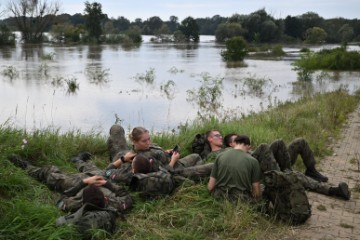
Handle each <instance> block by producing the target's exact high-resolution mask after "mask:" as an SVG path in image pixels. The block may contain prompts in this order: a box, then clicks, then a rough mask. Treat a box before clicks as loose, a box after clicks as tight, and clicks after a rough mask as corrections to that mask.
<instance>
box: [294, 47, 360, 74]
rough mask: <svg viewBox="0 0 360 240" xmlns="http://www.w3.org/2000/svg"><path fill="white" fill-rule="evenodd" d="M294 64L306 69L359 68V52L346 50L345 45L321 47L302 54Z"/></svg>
mask: <svg viewBox="0 0 360 240" xmlns="http://www.w3.org/2000/svg"><path fill="white" fill-rule="evenodd" d="M294 66H296V67H298V68H301V69H306V70H343V71H354V70H360V53H359V52H357V51H347V50H346V47H338V48H334V49H323V50H321V51H319V52H317V53H309V52H308V53H306V54H304V55H302V57H301V58H300V59H299V60H297V61H295V62H294Z"/></svg>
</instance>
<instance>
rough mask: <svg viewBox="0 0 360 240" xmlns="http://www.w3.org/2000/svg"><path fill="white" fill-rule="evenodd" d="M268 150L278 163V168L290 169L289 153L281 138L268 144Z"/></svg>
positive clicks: (282, 169)
mask: <svg viewBox="0 0 360 240" xmlns="http://www.w3.org/2000/svg"><path fill="white" fill-rule="evenodd" d="M270 150H271V152H272V153H273V155H274V158H275V160H276V162H277V163H278V165H279V167H280V170H281V171H284V170H285V169H291V160H290V155H289V152H288V150H287V146H286V144H285V142H284V141H283V140H281V139H278V140H275V141H274V142H272V143H271V144H270Z"/></svg>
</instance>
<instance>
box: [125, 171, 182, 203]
mask: <svg viewBox="0 0 360 240" xmlns="http://www.w3.org/2000/svg"><path fill="white" fill-rule="evenodd" d="M174 188H175V182H174V179H173V176H172V174H171V173H170V172H168V171H167V170H166V169H164V168H162V167H160V170H159V171H157V172H151V173H147V174H142V173H137V174H134V176H133V177H132V179H131V183H130V189H131V190H132V191H137V192H140V195H141V197H143V198H145V199H155V198H159V197H163V196H167V195H169V194H171V193H172V191H173V190H174Z"/></svg>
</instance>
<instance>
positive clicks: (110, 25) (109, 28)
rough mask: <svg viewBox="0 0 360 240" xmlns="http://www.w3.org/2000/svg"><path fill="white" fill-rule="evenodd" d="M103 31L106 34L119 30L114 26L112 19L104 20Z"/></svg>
mask: <svg viewBox="0 0 360 240" xmlns="http://www.w3.org/2000/svg"><path fill="white" fill-rule="evenodd" d="M104 32H105V33H106V34H117V33H119V30H118V29H116V28H114V21H111V20H109V21H106V22H105V24H104Z"/></svg>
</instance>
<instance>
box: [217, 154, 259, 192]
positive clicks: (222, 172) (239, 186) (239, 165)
mask: <svg viewBox="0 0 360 240" xmlns="http://www.w3.org/2000/svg"><path fill="white" fill-rule="evenodd" d="M211 177H214V178H215V179H216V184H215V188H219V189H221V190H222V191H225V192H227V191H231V190H232V189H235V190H239V191H246V192H249V193H250V192H251V191H252V184H253V183H255V182H259V181H260V178H261V170H260V166H259V162H258V161H257V160H256V159H255V158H253V157H252V156H250V155H249V154H248V153H246V152H244V151H241V150H238V149H228V150H227V151H224V152H223V153H221V154H219V155H218V157H217V158H216V160H215V163H214V166H213V169H212V171H211Z"/></svg>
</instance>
